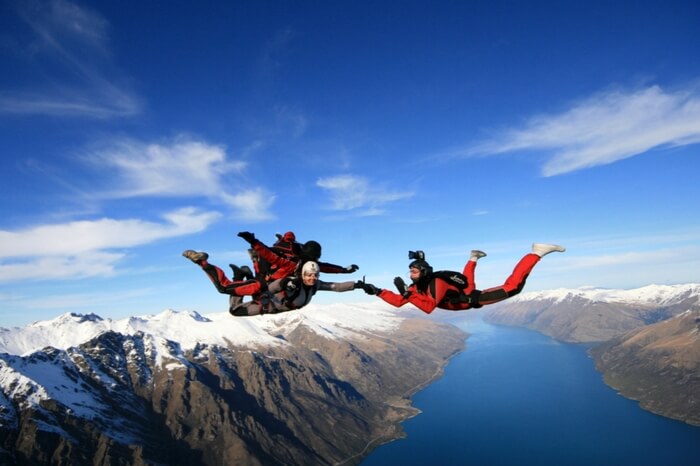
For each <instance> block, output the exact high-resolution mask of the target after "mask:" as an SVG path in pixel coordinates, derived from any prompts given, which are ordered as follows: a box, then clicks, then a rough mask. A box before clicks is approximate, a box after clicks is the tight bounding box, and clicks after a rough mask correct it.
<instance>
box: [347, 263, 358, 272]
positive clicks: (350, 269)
mask: <svg viewBox="0 0 700 466" xmlns="http://www.w3.org/2000/svg"><path fill="white" fill-rule="evenodd" d="M358 270H360V267H358V266H357V265H355V264H352V265H349V266H347V267H345V271H346V272H347V273H353V272H357V271H358Z"/></svg>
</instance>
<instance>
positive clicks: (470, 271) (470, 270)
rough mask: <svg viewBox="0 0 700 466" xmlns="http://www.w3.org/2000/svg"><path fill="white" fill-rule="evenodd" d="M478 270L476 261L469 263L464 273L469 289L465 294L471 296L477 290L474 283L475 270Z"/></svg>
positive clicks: (465, 290) (466, 289)
mask: <svg viewBox="0 0 700 466" xmlns="http://www.w3.org/2000/svg"><path fill="white" fill-rule="evenodd" d="M475 269H476V261H467V263H466V265H465V266H464V270H463V271H462V275H464V276H465V277H467V287H466V288H465V289H464V294H469V293H471V292H472V291H474V288H476V282H475V281H474V270H475Z"/></svg>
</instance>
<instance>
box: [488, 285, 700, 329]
mask: <svg viewBox="0 0 700 466" xmlns="http://www.w3.org/2000/svg"><path fill="white" fill-rule="evenodd" d="M485 309H486V314H485V319H486V320H487V321H489V322H492V323H496V324H503V325H517V326H525V327H528V328H532V329H534V330H537V331H539V332H542V333H544V334H546V335H549V336H551V337H553V338H556V339H558V340H562V341H568V342H599V341H606V340H609V339H610V338H613V337H614V336H616V335H619V334H622V333H624V332H627V331H629V330H632V329H635V328H638V327H642V326H644V325H648V324H652V323H655V322H659V321H662V320H665V319H668V318H670V317H672V316H675V315H678V314H680V313H682V312H684V311H687V310H694V309H700V284H698V283H690V284H683V285H649V286H645V287H642V288H636V289H630V290H613V289H592V288H586V289H557V290H549V291H537V292H526V293H521V294H519V295H517V296H515V297H513V298H512V299H508V300H506V301H503V302H502V303H498V304H496V305H494V306H489V307H487V308H485Z"/></svg>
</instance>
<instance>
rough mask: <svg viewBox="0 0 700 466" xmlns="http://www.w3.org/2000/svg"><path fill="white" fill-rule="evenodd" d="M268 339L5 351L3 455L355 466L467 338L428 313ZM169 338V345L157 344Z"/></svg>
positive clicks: (113, 335) (129, 339) (119, 341)
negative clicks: (340, 334) (385, 324)
mask: <svg viewBox="0 0 700 466" xmlns="http://www.w3.org/2000/svg"><path fill="white" fill-rule="evenodd" d="M278 338H280V339H282V340H284V341H285V342H286V344H284V345H276V346H269V347H264V348H259V347H257V348H251V347H241V346H236V345H235V344H233V343H232V344H230V345H211V344H207V343H201V344H197V345H196V346H195V347H194V348H191V349H187V350H183V349H182V348H181V346H180V344H179V343H178V342H176V341H163V340H162V339H161V340H159V339H158V338H155V337H153V336H152V335H149V334H145V333H143V332H136V333H134V334H131V335H124V334H121V333H118V332H115V331H107V332H104V333H102V334H100V335H99V336H97V337H95V338H93V339H91V340H90V341H87V342H84V343H82V344H80V345H78V346H75V347H71V348H68V349H66V350H58V349H55V348H50V347H48V348H45V349H44V350H41V351H38V352H35V353H33V354H31V355H28V356H16V355H9V354H7V353H4V354H0V386H2V392H1V393H0V463H3V464H5V463H7V464H65V465H69V464H70V465H81V464H100V465H101V464H169V465H173V464H188V465H192V464H212V465H214V464H216V465H220V464H236V465H258V464H259V465H271V464H280V465H281V464H284V465H297V464H298V465H311V464H357V463H359V462H360V461H361V460H362V459H363V458H364V457H365V456H366V455H367V454H368V453H369V452H370V451H371V450H372V448H374V447H375V446H377V445H379V444H381V443H384V442H387V441H389V440H391V439H394V438H397V437H400V436H401V435H402V431H401V428H400V426H399V422H400V421H402V420H404V419H406V418H407V417H409V416H412V415H414V414H416V410H415V409H414V408H412V407H411V406H410V400H409V398H408V397H409V396H410V395H412V394H413V393H414V392H415V391H416V390H417V389H418V388H419V387H421V386H423V385H424V384H426V383H428V382H429V381H431V380H433V379H434V378H435V377H436V376H437V375H438V374H440V373H441V369H442V367H444V365H445V364H446V361H447V360H448V359H449V358H450V357H451V356H452V355H453V354H455V353H456V352H459V351H461V350H462V349H463V348H464V338H465V335H464V333H463V332H461V331H460V330H458V329H457V328H455V327H452V326H449V325H445V324H440V323H435V322H430V321H427V320H424V319H405V320H403V322H402V323H401V325H400V326H398V327H397V328H394V329H392V330H386V329H384V330H377V331H367V330H361V331H356V332H354V333H353V335H352V336H351V337H348V338H328V336H327V335H323V334H322V333H318V332H317V331H315V330H314V329H313V328H311V327H310V326H306V325H296V326H294V327H290V328H289V329H287V330H285V329H280V330H279V335H278ZM163 348H166V351H163Z"/></svg>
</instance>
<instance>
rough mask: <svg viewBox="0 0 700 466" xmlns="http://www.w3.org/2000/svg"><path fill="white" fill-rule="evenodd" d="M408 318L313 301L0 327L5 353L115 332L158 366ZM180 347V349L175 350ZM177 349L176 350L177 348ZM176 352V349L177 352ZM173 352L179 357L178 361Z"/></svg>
mask: <svg viewBox="0 0 700 466" xmlns="http://www.w3.org/2000/svg"><path fill="white" fill-rule="evenodd" d="M403 320H404V318H403V317H400V316H399V315H397V314H396V313H395V312H393V308H391V307H390V306H388V305H386V304H385V303H384V302H376V303H363V304H346V303H339V304H330V305H322V304H310V305H308V306H306V307H305V308H304V309H302V310H299V311H291V312H285V313H281V314H267V315H262V316H253V317H232V316H231V315H230V314H229V313H227V312H226V313H215V314H209V315H206V316H202V315H200V314H199V313H197V312H196V311H180V312H178V311H174V310H172V309H167V310H165V311H163V312H161V313H160V314H156V315H146V316H134V317H128V318H125V319H121V320H112V319H102V318H101V317H99V316H96V315H95V314H88V315H87V316H84V315H81V314H73V313H68V314H63V315H61V316H59V317H57V318H55V319H52V320H48V321H42V322H35V323H33V324H31V325H28V326H26V327H22V328H12V329H5V328H0V352H5V353H9V354H14V355H30V354H32V353H34V352H36V351H40V350H42V349H44V348H45V347H48V346H50V347H54V348H57V349H61V350H67V349H68V348H70V347H76V346H78V345H80V344H82V343H85V342H87V341H90V340H92V339H93V338H95V337H97V336H98V335H100V334H102V333H104V332H108V331H112V332H116V333H119V334H122V335H130V336H138V337H140V338H143V341H144V344H147V343H150V344H147V347H150V351H151V352H150V353H149V357H152V358H154V359H155V360H156V361H158V363H159V365H160V364H161V363H163V362H165V360H166V359H167V364H175V365H177V363H178V361H180V363H181V364H184V361H185V360H184V357H179V356H173V355H177V353H178V352H180V353H181V352H182V351H187V350H191V349H194V348H195V347H196V346H197V345H201V344H205V345H218V346H231V345H234V346H239V347H270V346H279V345H287V344H288V343H287V342H285V341H284V340H283V339H281V338H278V335H280V334H285V333H288V332H289V331H291V330H293V328H295V327H296V326H298V325H304V326H306V327H308V328H310V329H312V330H313V331H315V332H317V333H318V334H319V335H323V336H325V337H327V338H347V337H350V336H357V335H358V333H362V332H367V331H370V330H371V331H377V330H380V331H387V332H390V331H392V330H393V329H395V328H398V326H399V325H400V323H401V322H402V321H403ZM175 348H177V349H175ZM174 349H175V351H174ZM173 351H174V352H173ZM173 357H174V359H175V361H173Z"/></svg>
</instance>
